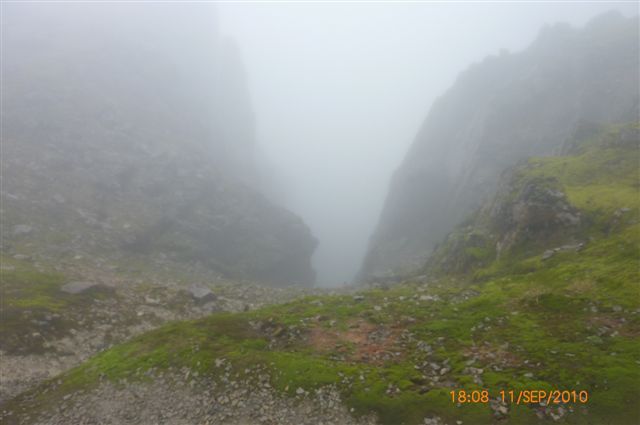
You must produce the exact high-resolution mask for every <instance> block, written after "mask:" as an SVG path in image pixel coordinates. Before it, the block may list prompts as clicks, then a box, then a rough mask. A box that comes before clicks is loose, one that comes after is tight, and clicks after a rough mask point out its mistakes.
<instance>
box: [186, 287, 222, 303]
mask: <svg viewBox="0 0 640 425" xmlns="http://www.w3.org/2000/svg"><path fill="white" fill-rule="evenodd" d="M187 291H188V292H189V294H190V295H191V297H192V298H193V299H194V300H195V301H197V302H199V303H208V302H211V301H215V300H216V299H217V298H218V297H217V296H216V294H214V293H213V291H211V289H209V288H207V287H206V286H202V285H191V286H190V287H189V289H188V290H187Z"/></svg>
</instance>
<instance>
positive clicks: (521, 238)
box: [422, 124, 640, 275]
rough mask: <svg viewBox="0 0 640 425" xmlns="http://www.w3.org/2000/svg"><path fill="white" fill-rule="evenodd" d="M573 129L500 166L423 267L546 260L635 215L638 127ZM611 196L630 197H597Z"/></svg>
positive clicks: (454, 268)
mask: <svg viewBox="0 0 640 425" xmlns="http://www.w3.org/2000/svg"><path fill="white" fill-rule="evenodd" d="M589 133H590V136H587V137H586V138H585V136H586V134H589ZM576 134H577V135H576V137H575V138H572V139H571V140H572V142H571V143H569V144H568V145H567V150H566V151H565V152H563V155H561V156H558V157H557V158H531V159H529V160H528V161H522V163H520V164H519V165H517V166H516V167H513V168H510V169H509V170H507V171H505V172H504V173H503V175H502V176H501V179H500V183H499V185H498V189H497V191H496V193H495V195H494V196H493V197H492V198H491V199H490V200H487V201H486V202H485V203H484V204H483V205H482V206H481V207H480V208H478V209H477V210H475V211H474V213H473V214H471V215H470V216H469V217H468V218H467V219H466V220H465V221H464V222H463V223H461V224H460V225H458V226H456V227H455V228H454V230H453V231H452V232H451V233H449V234H448V235H447V237H446V238H445V239H444V240H443V241H442V242H441V243H439V244H438V245H436V248H435V250H434V252H433V253H432V255H431V256H430V257H429V259H428V261H427V263H426V265H425V268H424V270H422V272H424V273H427V274H431V275H459V274H465V273H469V272H471V271H473V270H477V269H479V268H482V267H487V266H489V265H490V264H492V263H493V262H494V261H496V260H502V262H503V263H505V264H506V263H514V264H515V263H516V262H517V261H518V260H521V259H522V258H531V257H536V256H539V258H540V259H541V260H542V261H546V260H548V259H550V258H552V257H554V256H555V255H556V254H557V253H559V252H566V251H581V250H582V249H584V248H585V247H586V246H588V245H589V243H590V241H591V240H593V239H594V238H606V237H608V236H609V235H610V234H611V233H613V232H616V231H619V230H620V228H621V227H625V226H628V225H630V224H635V223H637V222H638V218H639V217H638V216H637V211H633V210H632V208H631V207H632V206H633V201H634V199H633V196H634V195H635V196H637V188H636V186H635V185H636V184H637V180H638V169H637V162H634V158H637V155H638V148H639V147H640V127H638V125H637V124H628V125H624V126H621V127H620V128H613V129H600V130H599V131H598V130H595V129H593V128H590V129H586V130H585V128H581V129H580V130H579V131H577V132H576ZM550 160H553V161H550ZM607 185H608V187H607ZM603 187H606V189H604V190H603V189H602V188H603ZM627 191H629V192H630V193H631V194H632V195H631V196H630V197H628V196H629V194H628V193H626V192H627ZM634 192H636V193H634ZM610 199H615V200H616V201H617V202H619V203H622V202H625V200H627V201H629V202H628V204H627V206H625V207H622V208H618V209H615V210H611V209H610V208H605V207H603V206H602V205H600V204H599V202H604V201H606V200H610ZM576 204H577V205H576ZM623 205H624V204H623Z"/></svg>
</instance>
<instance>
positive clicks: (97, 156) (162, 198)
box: [1, 3, 316, 285]
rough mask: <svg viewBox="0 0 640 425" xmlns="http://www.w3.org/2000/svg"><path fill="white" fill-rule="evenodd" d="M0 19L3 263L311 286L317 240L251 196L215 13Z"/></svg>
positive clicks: (244, 123) (255, 177)
mask: <svg viewBox="0 0 640 425" xmlns="http://www.w3.org/2000/svg"><path fill="white" fill-rule="evenodd" d="M3 13H4V16H3V28H2V31H3V64H2V68H3V81H2V92H3V96H2V121H3V126H2V193H1V196H2V198H1V200H2V220H3V222H2V229H3V232H2V252H3V253H5V254H9V255H12V256H16V255H17V256H19V258H22V257H25V256H31V257H33V259H34V260H39V261H44V262H48V263H57V264H64V262H65V261H67V260H74V259H75V260H76V261H77V262H80V263H87V262H90V263H91V265H92V266H93V267H99V268H103V269H105V268H106V269H109V270H114V269H127V268H129V269H131V268H133V269H135V268H138V267H146V268H147V269H155V271H156V272H157V274H162V273H165V272H166V270H169V269H171V270H173V271H176V270H187V271H190V272H192V271H194V270H199V271H202V274H208V275H209V276H210V277H214V278H215V277H216V276H223V277H226V278H234V279H253V280H261V281H266V282H273V283H277V284H289V283H296V284H303V285H310V284H312V283H313V281H314V272H313V270H312V268H311V264H310V257H311V254H312V253H313V250H314V248H315V245H316V241H315V239H314V238H313V237H312V236H311V234H310V232H309V230H308V228H307V227H306V226H305V224H304V223H303V222H302V221H301V220H300V219H299V218H298V217H296V216H295V215H293V214H292V213H290V212H288V211H286V210H284V209H283V208H280V207H279V206H277V205H274V204H273V203H272V202H271V201H269V200H268V199H267V198H265V196H264V195H263V194H262V193H261V192H263V191H264V192H268V188H267V187H264V185H262V183H261V182H263V181H265V180H266V179H265V178H264V172H263V170H264V164H263V163H262V162H261V161H260V159H259V150H258V148H257V147H256V144H255V140H254V134H253V125H254V119H253V113H252V110H251V105H250V101H249V95H248V91H247V87H246V84H245V81H244V74H243V68H242V63H241V62H240V58H239V55H238V52H237V49H236V48H235V47H234V46H233V43H232V42H230V41H229V40H225V39H224V38H222V37H221V36H220V35H219V34H218V33H217V30H216V23H215V16H214V14H213V11H212V8H211V6H210V5H203V4H200V5H196V4H186V5H177V4H161V3H158V4H153V5H149V4H144V5H140V4H120V5H114V4H109V5H107V4H90V3H84V4H73V5H71V4H66V5H63V4H50V5H42V4H37V5H34V4H31V5H24V4H22V5H21V4H11V5H6V8H4V6H3ZM174 22H180V25H175V24H174ZM132 264H133V265H134V266H132ZM140 265H142V266H140Z"/></svg>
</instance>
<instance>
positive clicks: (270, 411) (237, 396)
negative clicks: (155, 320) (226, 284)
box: [4, 364, 376, 425]
mask: <svg viewBox="0 0 640 425" xmlns="http://www.w3.org/2000/svg"><path fill="white" fill-rule="evenodd" d="M221 367H225V366H224V365H223V364H222V365H221ZM253 373H254V375H253V379H252V382H247V381H244V382H241V381H236V380H234V378H233V377H232V375H231V373H227V374H226V377H225V379H226V380H227V382H226V383H225V384H224V385H220V384H217V383H215V382H213V381H209V380H206V379H200V378H199V377H198V376H194V374H192V373H191V372H190V371H188V370H181V371H179V372H178V371H173V372H169V373H167V374H158V375H155V374H154V373H153V371H151V373H147V375H150V379H152V382H147V383H141V382H133V383H130V382H126V381H121V382H118V383H112V382H109V381H103V382H101V383H100V385H99V386H98V387H97V388H96V389H94V390H92V391H90V392H86V393H85V392H78V393H75V394H72V395H70V396H69V397H68V398H67V399H66V400H65V401H64V402H63V403H62V404H61V405H59V406H56V407H55V408H54V409H53V410H52V411H50V412H48V413H47V414H45V415H42V416H40V417H37V418H30V417H29V416H28V415H25V416H22V420H23V421H24V422H23V421H17V422H16V423H25V422H27V423H36V424H42V425H45V424H46V425H54V424H56V425H57V424H59V425H63V424H64V425H66V424H105V425H106V424H114V425H115V424H167V425H169V424H171V425H183V424H184V425H187V424H203V425H204V424H228V425H244V424H265V425H269V424H279V425H280V424H282V425H302V424H313V425H317V424H324V425H331V424H333V425H338V424H340V425H343V424H344V425H350V424H353V425H356V424H360V425H368V424H375V423H376V422H375V418H373V417H363V418H354V417H353V416H352V415H351V414H350V412H349V411H348V409H347V408H346V407H345V406H344V405H343V404H342V402H341V400H340V395H339V393H338V392H337V391H336V390H335V389H333V388H330V387H327V388H323V389H319V390H317V391H314V392H313V393H309V392H307V391H304V390H302V389H299V390H298V391H297V392H296V396H295V397H293V398H289V397H283V396H282V395H279V394H277V392H276V391H274V389H273V388H272V387H271V385H270V384H269V376H268V375H267V374H265V373H261V372H260V371H259V370H256V371H253ZM195 375H197V373H195ZM32 419H33V420H34V421H33V422H31V420H32ZM4 420H6V421H7V423H11V422H10V421H11V416H4Z"/></svg>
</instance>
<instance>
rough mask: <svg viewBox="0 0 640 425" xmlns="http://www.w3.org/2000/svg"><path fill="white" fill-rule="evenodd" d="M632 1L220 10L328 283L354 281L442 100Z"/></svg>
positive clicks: (263, 134)
mask: <svg viewBox="0 0 640 425" xmlns="http://www.w3.org/2000/svg"><path fill="white" fill-rule="evenodd" d="M612 9H614V10H619V11H620V12H622V13H623V14H625V15H633V14H636V13H637V5H635V4H631V3H613V2H602V3H568V2H567V3H554V4H551V3H526V4H505V3H499V4H498V3H495V4H492V3H477V4H468V3H456V4H443V3H393V4H392V3H382V4H380V3H353V2H349V3H342V4H336V3H330V4H319V3H309V4H295V3H270V4H246V3H240V4H233V3H221V4H219V21H220V26H221V31H222V32H223V33H224V34H226V35H229V36H231V37H233V38H234V39H235V40H236V42H237V44H238V46H239V48H240V50H241V52H242V57H243V60H244V62H245V64H246V69H247V76H248V85H249V88H250V92H251V98H252V103H253V106H254V109H255V112H256V122H257V125H256V129H257V133H256V134H257V139H258V143H259V145H260V146H261V147H262V149H263V151H264V152H265V154H266V156H267V157H268V158H269V161H270V163H271V164H272V166H273V168H274V169H275V170H276V171H277V175H278V178H279V180H280V185H281V188H282V189H281V190H282V194H283V195H284V197H283V202H284V204H285V205H286V206H287V207H288V208H289V209H291V210H292V211H294V212H295V213H297V214H299V215H300V216H301V217H302V218H303V219H304V220H305V222H306V223H307V224H308V225H309V226H310V227H311V231H312V232H313V234H314V235H315V236H316V237H317V238H318V240H319V245H318V248H317V250H316V253H315V255H314V258H313V264H314V267H315V269H316V271H317V282H318V284H319V285H325V286H335V285H340V284H342V283H343V282H349V281H351V279H352V278H353V277H354V274H355V273H356V272H357V270H358V267H359V266H360V264H361V262H362V258H363V256H364V253H365V250H366V247H367V243H368V239H369V237H370V235H371V233H372V231H373V230H374V228H375V226H376V223H377V221H378V217H379V215H380V210H381V206H382V204H383V202H384V198H385V194H386V193H387V190H388V184H389V179H390V177H391V175H392V173H393V171H394V170H395V169H396V168H397V167H398V165H399V164H400V162H401V160H402V158H403V157H404V155H405V153H406V152H407V150H408V148H409V146H410V144H411V142H412V140H413V138H414V137H415V135H416V133H417V131H418V129H419V127H420V125H421V123H422V121H423V120H424V119H425V117H426V116H427V113H428V111H429V108H430V106H431V105H432V103H433V102H434V100H435V99H436V98H437V97H438V96H440V95H442V94H443V93H444V92H445V91H446V90H447V88H448V87H450V86H451V85H452V84H453V83H454V81H455V78H456V76H457V74H459V73H460V72H461V71H463V70H465V69H466V68H467V67H468V66H470V65H471V64H472V63H474V62H477V61H479V60H481V59H483V58H484V57H486V56H487V55H492V54H499V53H500V52H501V51H504V50H507V51H510V52H518V51H519V50H521V49H523V48H524V47H526V46H527V45H528V44H529V43H531V42H532V41H533V40H534V39H535V37H536V35H537V34H538V32H539V31H540V28H541V27H543V26H544V25H546V24H555V23H560V22H565V23H569V24H571V25H572V26H582V25H584V24H585V23H586V22H587V21H588V20H589V19H591V18H592V17H593V16H594V15H596V14H598V13H601V12H603V11H607V10H612Z"/></svg>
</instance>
